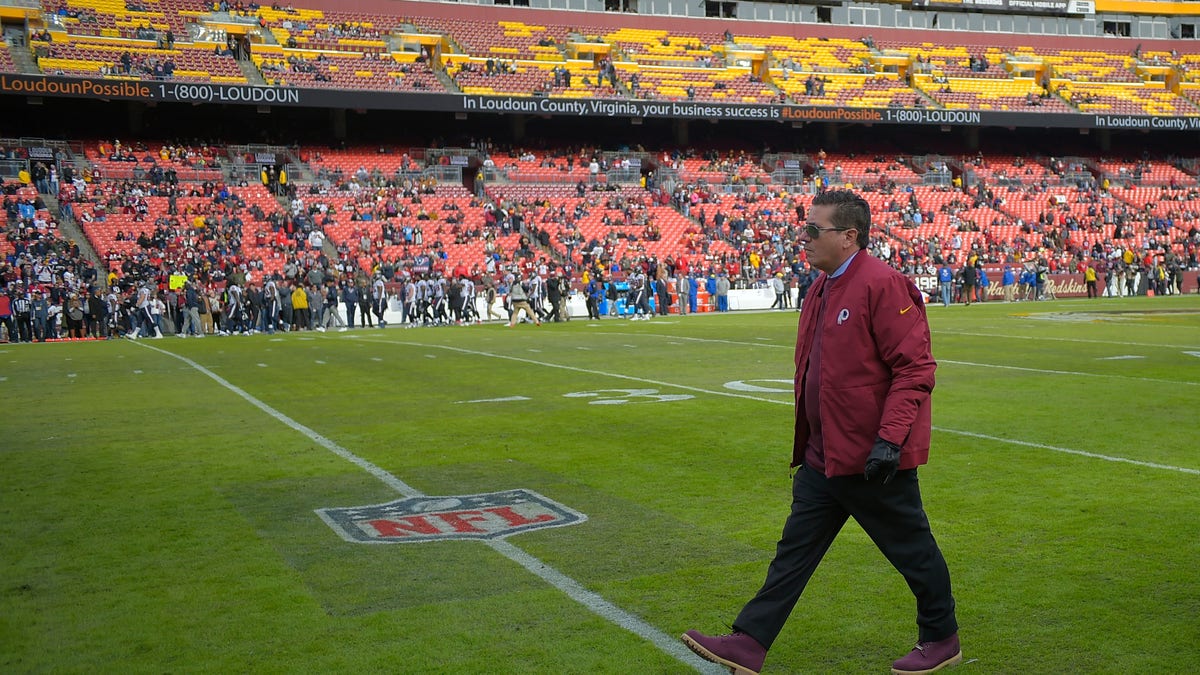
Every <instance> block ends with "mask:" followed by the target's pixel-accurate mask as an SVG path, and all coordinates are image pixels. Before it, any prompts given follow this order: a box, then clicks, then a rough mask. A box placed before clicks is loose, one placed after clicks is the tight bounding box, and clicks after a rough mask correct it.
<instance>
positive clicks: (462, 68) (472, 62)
mask: <svg viewBox="0 0 1200 675" xmlns="http://www.w3.org/2000/svg"><path fill="white" fill-rule="evenodd" d="M447 61H448V67H447V70H446V72H447V74H449V75H450V76H451V77H452V78H453V79H454V82H455V84H457V85H458V87H459V88H460V89H462V91H463V93H464V94H483V95H488V94H501V95H505V96H531V95H533V93H534V92H535V91H546V92H548V93H549V94H550V96H552V97H555V98H593V97H604V98H613V97H614V96H619V95H618V94H617V93H616V90H615V89H613V88H612V86H611V85H610V84H609V81H608V80H607V79H605V80H604V81H603V82H600V81H599V77H598V76H599V70H598V69H597V68H596V66H595V65H594V64H593V63H592V62H591V61H577V60H572V61H560V62H557V63H555V62H551V61H516V62H515V67H516V71H515V72H494V73H493V74H492V75H488V74H487V70H486V66H487V59H483V58H480V57H461V56H450V57H448V58H447ZM554 68H560V69H561V68H565V69H566V70H568V71H570V73H571V78H570V85H569V86H567V85H566V80H565V79H564V78H560V79H559V80H558V81H559V84H558V85H557V86H556V85H555V84H554V82H555V78H554V71H553V69H554Z"/></svg>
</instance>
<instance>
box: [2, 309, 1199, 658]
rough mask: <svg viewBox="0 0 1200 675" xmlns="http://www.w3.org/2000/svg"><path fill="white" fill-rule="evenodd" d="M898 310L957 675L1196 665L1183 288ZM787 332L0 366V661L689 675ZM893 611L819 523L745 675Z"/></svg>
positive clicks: (580, 334) (874, 634) (845, 640)
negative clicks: (759, 656)
mask: <svg viewBox="0 0 1200 675" xmlns="http://www.w3.org/2000/svg"><path fill="white" fill-rule="evenodd" d="M929 312H930V323H931V326H932V330H933V344H934V355H935V357H936V358H937V359H938V362H939V367H938V372H937V379H938V384H937V389H936V390H935V392H934V428H935V431H934V435H933V449H932V451H931V460H930V464H929V465H928V466H926V467H923V468H922V469H921V470H920V475H921V479H922V483H923V492H924V497H925V502H926V508H927V510H928V512H929V516H930V519H931V521H932V524H933V529H934V534H935V535H936V536H937V538H938V541H939V543H940V544H941V546H942V549H943V552H944V553H945V556H946V558H947V560H948V562H949V564H950V570H951V575H952V578H953V581H954V585H955V595H956V598H957V601H958V618H959V622H960V624H961V633H960V634H961V637H962V642H963V650H964V657H965V659H966V663H965V664H964V665H963V666H961V667H960V669H959V670H958V672H964V673H970V672H976V673H1074V672H1082V673H1189V672H1196V671H1198V670H1200V582H1198V581H1197V567H1198V564H1200V435H1198V433H1197V429H1200V423H1198V422H1197V411H1198V409H1200V297H1195V296H1193V297H1187V298H1178V297H1174V298H1171V297H1168V298H1149V299H1147V298H1140V299H1124V300H1118V299H1113V300H1099V301H1085V300H1074V301H1061V302H1045V303H1018V304H1007V305H1006V304H1000V303H995V304H988V305H972V306H971V307H951V308H948V309H945V308H942V307H940V306H935V307H931V308H930V310H929ZM796 317H797V315H796V313H795V312H791V311H789V312H777V313H750V314H725V315H713V314H707V315H699V316H689V317H682V318H680V317H670V318H666V319H656V320H654V321H646V322H628V321H619V320H605V321H602V322H598V323H596V322H586V321H581V320H575V321H572V322H569V323H565V324H553V325H543V326H541V327H536V328H535V327H534V326H531V325H522V326H518V327H516V328H513V329H506V328H503V327H501V326H498V325H484V326H472V327H469V328H438V329H414V330H404V329H399V328H389V329H386V330H380V329H374V330H361V331H355V332H349V333H325V334H310V333H303V334H285V335H276V336H266V335H255V336H249V337H228V338H216V337H210V338H207V339H204V340H197V339H188V340H181V339H176V338H167V339H163V340H145V341H139V342H136V343H134V342H130V341H126V340H119V341H109V342H91V343H63V344H46V345H0V402H2V403H0V406H2V417H0V432H2V433H0V438H2V439H3V440H2V441H0V443H2V445H0V448H2V450H0V457H2V462H3V463H2V464H0V516H2V519H0V672H4V673H27V672H34V673H150V672H154V673H163V672H277V673H377V672H394V673H555V674H557V673H686V672H696V671H697V670H702V671H703V672H714V671H713V669H712V668H706V667H705V666H704V665H701V662H699V661H698V660H697V659H695V658H694V657H692V656H691V655H690V653H689V652H687V650H686V649H685V648H684V647H683V646H682V644H680V643H679V641H678V637H679V634H680V633H682V632H683V631H684V630H687V629H689V628H696V629H699V630H702V631H704V632H710V633H711V632H726V631H727V630H728V628H727V625H728V623H729V622H731V621H732V620H733V617H734V616H735V615H736V613H737V611H738V609H740V607H741V605H742V603H743V602H744V601H745V600H746V599H747V598H748V597H749V596H750V595H751V594H753V593H754V591H755V590H756V589H757V588H758V585H759V584H760V583H761V582H762V580H763V576H764V573H765V570H766V565H767V563H768V562H769V561H770V558H771V555H772V552H773V551H774V546H775V542H776V539H777V537H778V534H779V531H780V527H781V525H782V523H783V518H784V516H785V515H786V513H787V510H788V506H789V500H790V472H789V469H788V462H789V459H790V448H791V420H792V415H793V409H792V407H791V394H790V388H791V385H790V380H791V377H792V365H791V360H792V349H793V342H794V337H795V327H796ZM847 414H853V411H847ZM508 491H520V492H508ZM494 493H503V494H502V495H499V496H498V495H495V494H494ZM475 495H484V496H483V497H475ZM513 495H517V496H516V497H514V496H513ZM506 499H507V500H509V501H504V500H506ZM392 502H399V504H393V505H392V506H390V507H384V506H376V507H375V508H364V507H372V506H374V505H386V504H389V503H392ZM355 507H359V508H355ZM547 525H554V526H553V527H547ZM509 527H512V528H515V529H516V530H519V531H513V532H511V533H510V534H508V535H507V536H501V535H503V534H504V533H505V532H507V531H508V530H507V529H506V528H509ZM452 537H459V538H452ZM463 537H473V538H463ZM487 537H492V538H487ZM914 617H915V607H914V603H913V600H912V597H911V594H910V593H909V591H908V588H907V586H906V585H905V583H904V581H903V579H902V578H901V577H900V576H899V575H898V574H897V573H896V572H895V571H894V570H893V569H892V568H891V567H890V566H889V565H888V564H887V562H886V561H885V560H884V559H883V557H882V556H881V555H880V554H879V552H878V551H877V550H876V549H875V547H874V546H873V545H872V544H871V542H870V541H869V540H868V539H867V537H866V536H865V534H864V533H863V532H862V530H861V529H859V528H858V526H857V525H855V524H854V523H853V522H851V523H850V524H848V525H847V527H846V528H845V530H843V532H842V534H841V535H840V536H839V538H838V540H837V541H836V543H835V544H834V546H833V548H832V550H831V551H830V553H829V555H828V556H827V557H826V559H825V561H824V563H823V564H822V566H821V568H820V569H818V571H817V573H816V575H815V576H814V577H813V580H812V583H811V585H810V586H809V588H808V590H807V591H806V593H805V595H804V597H803V598H801V601H800V603H799V605H797V607H796V611H795V612H794V613H793V615H792V618H791V620H790V622H789V623H788V625H787V628H786V629H785V631H784V633H783V634H782V635H781V636H780V638H779V641H778V642H777V643H776V645H775V647H774V649H773V650H772V651H771V653H770V654H769V655H768V658H767V664H766V667H765V671H764V672H767V673H806V672H840V673H886V672H888V668H889V666H890V663H891V661H892V660H893V659H895V658H897V657H899V656H901V655H903V654H904V653H906V652H907V651H908V650H909V649H910V648H911V647H912V644H913V643H914V641H915V639H916V627H915V623H914Z"/></svg>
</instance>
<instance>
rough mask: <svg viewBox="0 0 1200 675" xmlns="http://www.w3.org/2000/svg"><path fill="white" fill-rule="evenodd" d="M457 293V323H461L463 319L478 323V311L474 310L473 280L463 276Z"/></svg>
mask: <svg viewBox="0 0 1200 675" xmlns="http://www.w3.org/2000/svg"><path fill="white" fill-rule="evenodd" d="M459 293H460V298H459V302H460V304H459V308H458V314H459V317H460V321H459V323H462V321H464V320H465V321H466V322H467V323H470V322H471V320H472V319H474V320H475V322H476V323H479V313H478V312H476V311H475V282H474V281H471V280H470V279H469V278H467V277H465V276H464V277H463V278H462V290H461V291H460V292H459Z"/></svg>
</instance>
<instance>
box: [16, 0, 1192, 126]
mask: <svg viewBox="0 0 1200 675" xmlns="http://www.w3.org/2000/svg"><path fill="white" fill-rule="evenodd" d="M42 9H43V11H44V12H45V13H46V14H47V15H48V16H52V19H53V20H52V21H50V22H48V26H49V28H50V31H49V36H50V37H51V42H50V43H49V44H45V43H41V41H38V44H35V45H33V46H32V47H30V48H31V49H35V50H40V56H41V58H40V63H39V65H40V68H41V69H42V71H43V72H46V73H50V74H63V75H69V76H93V77H94V76H104V77H139V78H144V79H149V78H152V77H154V74H153V73H152V72H146V70H147V68H146V67H145V65H146V62H147V61H148V60H149V59H166V58H170V59H171V61H172V62H173V64H174V67H175V72H174V78H175V79H179V80H181V81H198V82H218V83H223V82H227V83H244V82H246V78H245V76H244V75H243V74H242V72H241V70H240V69H239V67H238V65H237V63H236V62H235V61H233V60H232V59H230V58H228V57H221V56H217V55H215V54H213V53H212V52H211V51H210V50H212V49H213V48H214V47H220V46H221V45H220V44H219V43H208V42H203V41H197V42H193V41H192V39H191V37H190V35H191V31H189V25H192V24H195V25H197V26H200V27H201V28H203V27H204V26H208V25H211V26H212V29H211V30H201V33H203V34H205V35H218V36H223V35H224V32H223V30H222V26H223V25H224V24H222V23H221V22H223V21H228V19H227V18H226V17H225V15H224V14H222V13H220V12H215V11H214V8H213V6H212V5H210V4H209V3H207V2H201V1H200V0H143V1H139V0H131V1H128V2H127V1H126V0H43V4H42ZM435 13H436V14H438V16H433V14H435ZM246 14H247V17H246V18H249V17H253V18H256V19H257V20H258V22H259V24H260V26H261V27H262V28H263V29H265V30H266V32H267V34H268V40H267V44H264V45H261V46H260V47H258V48H255V49H254V50H253V51H254V56H253V60H254V63H255V65H256V66H257V67H258V68H259V70H260V72H261V73H262V75H263V78H264V79H265V80H266V81H267V83H268V84H271V85H275V86H298V87H314V88H326V89H351V90H370V91H394V92H408V91H433V92H442V91H445V90H446V86H445V85H443V84H442V80H439V77H440V76H439V75H438V73H437V72H436V71H437V70H439V69H441V68H443V67H445V68H446V70H447V74H448V75H450V76H451V77H453V78H454V82H455V86H456V88H457V90H461V91H463V92H465V93H468V94H478V95H515V96H527V95H534V94H535V93H536V94H538V95H545V96H551V97H556V98H593V97H597V96H603V97H605V98H614V97H615V98H629V97H633V98H646V99H664V100H686V99H693V100H697V101H703V102H710V101H716V102H726V103H769V102H782V101H787V102H794V103H799V104H802V105H818V106H821V105H829V106H844V107H870V108H881V107H883V108H886V107H891V108H896V107H935V108H947V109H956V110H1021V111H1029V110H1031V109H1036V110H1037V112H1043V113H1054V112H1068V113H1076V112H1081V111H1082V112H1113V113H1120V114H1149V115H1200V56H1198V55H1196V54H1182V55H1180V54H1176V53H1174V52H1169V51H1150V50H1147V51H1146V52H1141V51H1140V50H1134V51H1133V52H1120V53H1118V52H1110V51H1104V50H1100V49H1096V48H1088V49H1078V48H1073V47H1062V48H1059V47H1056V46H1054V45H1047V44H1044V43H1036V44H1031V45H1024V46H1009V47H1000V46H968V45H955V44H940V43H935V42H928V41H926V42H918V41H915V40H913V41H909V40H904V39H903V38H897V37H896V35H895V34H889V35H886V36H885V37H883V38H881V39H880V40H879V41H878V42H875V41H874V40H873V39H872V38H869V37H865V38H862V39H851V38H847V37H816V36H809V37H796V36H791V35H774V34H769V33H767V34H755V30H754V29H753V27H755V26H756V24H746V26H742V25H740V24H739V25H738V28H739V29H742V28H745V30H738V34H737V35H732V34H730V35H722V34H719V33H718V32H716V31H697V30H690V29H688V28H683V29H676V28H672V29H667V28H662V27H646V26H642V25H640V24H639V25H631V26H625V27H614V25H613V24H612V23H611V22H601V21H599V20H598V19H597V20H595V25H592V24H593V19H592V18H591V17H589V15H586V14H580V15H570V14H563V15H562V16H563V17H564V21H561V22H557V23H551V22H542V23H535V22H532V21H527V20H520V19H519V18H518V17H516V16H515V15H514V18H511V19H501V20H480V19H472V18H458V17H452V16H451V15H449V14H447V13H445V12H433V11H431V12H430V15H428V16H422V15H420V13H419V12H418V13H417V15H416V16H405V17H400V16H398V15H389V14H386V13H372V12H367V11H358V10H343V9H338V10H322V9H315V8H305V7H300V8H293V7H290V6H288V7H284V8H278V6H274V7H265V6H262V7H257V8H255V9H254V10H253V11H252V12H247V13H246ZM567 17H570V18H571V19H572V20H575V19H578V22H577V23H575V22H574V21H572V23H571V25H568V22H567V21H566V20H565V19H566V18H567ZM239 19H242V17H239ZM167 31H171V33H172V38H173V41H174V44H173V45H170V44H161V43H162V42H163V41H164V40H165V36H166V32H167ZM418 34H419V35H422V36H424V37H422V38H420V39H416V40H415V41H414V40H413V39H405V36H409V37H412V36H415V35H418ZM431 35H432V36H438V38H437V39H438V40H439V41H437V42H432V43H431V42H430V41H429V40H430V39H431V38H430V37H429V36H431ZM727 38H728V39H727ZM272 43H278V46H277V45H275V44H272ZM418 44H420V45H423V46H424V47H426V48H428V49H429V51H428V53H427V55H428V56H429V59H427V60H426V59H420V58H419V57H420V56H422V55H426V54H422V55H418V54H417V52H416V51H414V50H415V49H416V46H417V45H418ZM288 45H293V46H288ZM587 45H592V46H594V49H593V48H588V49H583V48H582V47H585V46H587ZM160 47H169V48H160ZM125 52H128V53H130V55H131V56H133V57H134V59H135V61H141V62H143V63H141V64H139V63H135V64H134V68H133V70H134V71H135V72H133V73H129V74H126V73H124V72H123V70H124V69H123V68H118V69H113V65H114V63H116V61H117V60H118V59H119V58H120V55H121V54H122V53H125ZM318 57H319V58H320V60H319V61H318ZM602 59H610V60H611V62H612V64H613V67H614V68H615V70H616V73H617V75H618V80H619V81H618V82H617V83H616V85H615V86H613V83H612V82H605V83H598V82H597V79H598V78H597V76H598V74H599V71H598V70H597V63H598V62H599V60H602ZM489 60H490V61H492V63H493V64H498V63H503V64H504V68H501V69H500V71H501V72H500V73H499V74H495V73H488V72H487V69H486V64H487V62H488V61H489ZM421 61H424V62H423V63H422V62H421ZM297 62H299V64H300V65H299V67H298V68H297V67H296V63H297ZM139 65H141V66H143V67H141V68H139V67H138V66H139ZM464 66H466V68H464ZM13 67H14V66H13V65H12V63H11V59H5V56H4V52H3V50H0V70H2V69H8V70H11V69H12V68H13ZM555 68H562V69H566V70H568V71H570V72H571V78H570V80H571V81H570V86H565V83H563V82H560V83H559V84H558V85H555V84H554V75H553V69H555ZM113 70H116V71H117V72H115V73H114V72H112V71H113ZM139 70H140V71H142V72H137V71H139ZM906 77H911V80H908V79H906ZM760 78H761V81H760ZM585 80H586V82H585ZM817 81H819V83H820V84H819V86H817V87H815V88H814V87H813V86H811V85H812V83H813V82H817ZM814 89H815V90H814Z"/></svg>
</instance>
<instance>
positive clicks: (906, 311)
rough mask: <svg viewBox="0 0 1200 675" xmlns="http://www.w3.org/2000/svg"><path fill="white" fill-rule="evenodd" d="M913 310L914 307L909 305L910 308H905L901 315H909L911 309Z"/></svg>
mask: <svg viewBox="0 0 1200 675" xmlns="http://www.w3.org/2000/svg"><path fill="white" fill-rule="evenodd" d="M912 308H913V306H912V305H909V306H908V307H905V308H904V309H902V310H900V313H901V314H907V313H908V310H910V309H912Z"/></svg>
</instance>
